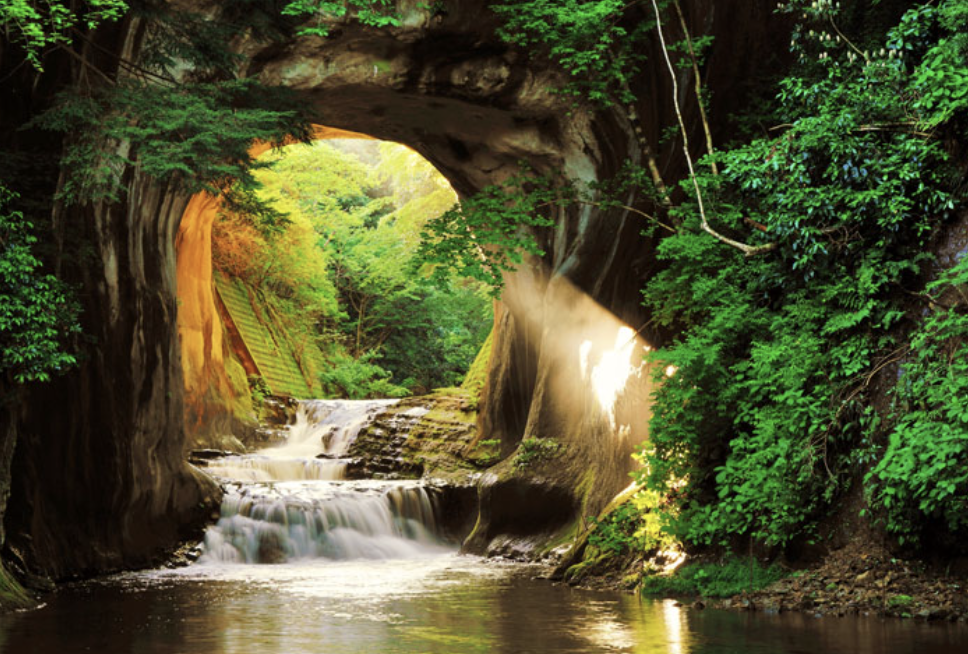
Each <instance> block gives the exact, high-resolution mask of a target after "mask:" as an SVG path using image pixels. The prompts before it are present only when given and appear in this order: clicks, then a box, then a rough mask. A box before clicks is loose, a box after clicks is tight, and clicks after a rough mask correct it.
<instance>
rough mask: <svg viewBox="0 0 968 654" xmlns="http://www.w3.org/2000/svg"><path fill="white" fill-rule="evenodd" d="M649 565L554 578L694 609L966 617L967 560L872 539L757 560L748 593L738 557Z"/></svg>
mask: <svg viewBox="0 0 968 654" xmlns="http://www.w3.org/2000/svg"><path fill="white" fill-rule="evenodd" d="M666 563H668V562H666ZM647 567H649V564H648V563H647V562H645V561H644V560H643V558H642V557H641V556H635V555H631V554H626V555H625V556H613V557H601V558H596V559H592V560H591V561H588V560H586V561H585V562H583V563H582V564H579V565H578V566H574V567H573V568H571V569H570V570H569V571H568V572H567V573H566V574H564V575H562V576H560V577H559V578H561V579H563V580H564V581H566V582H568V583H569V584H571V585H574V586H579V587H582V588H590V589H602V588H609V589H615V590H624V591H626V592H630V593H631V592H634V593H642V594H643V596H645V597H649V598H652V599H665V598H670V599H675V600H677V601H678V602H679V604H680V605H682V606H694V607H696V608H706V607H710V608H722V609H733V610H744V611H758V612H764V613H768V614H776V613H788V612H798V613H803V614H806V615H811V616H815V617H821V616H834V617H845V616H869V617H896V618H902V619H914V620H921V621H932V622H934V621H938V622H942V621H944V622H961V623H966V622H968V574H966V569H965V568H966V567H965V565H964V562H959V561H953V562H951V563H947V562H946V563H944V564H935V565H929V564H928V563H926V562H924V561H920V560H915V559H901V558H897V557H896V556H893V555H892V554H891V553H890V552H889V551H888V550H886V549H885V548H883V547H882V546H879V545H876V544H872V543H869V542H859V541H855V542H853V543H850V544H848V545H846V546H845V547H843V548H841V549H838V550H834V551H832V552H830V553H829V554H828V555H827V556H826V557H825V558H824V559H823V560H822V561H820V562H819V563H818V564H817V565H815V566H811V567H809V568H805V569H797V570H794V569H789V568H786V567H784V566H780V565H773V566H763V565H760V564H756V565H755V566H754V577H755V579H754V583H753V587H754V588H755V590H754V591H753V592H752V593H750V592H749V591H748V587H749V582H748V581H747V580H748V579H749V577H748V572H747V570H748V567H747V564H746V562H745V561H744V559H743V557H734V558H730V559H726V560H721V561H714V560H709V559H693V560H691V561H687V562H686V563H685V564H684V565H683V566H682V567H680V568H678V569H677V570H676V571H675V572H673V573H671V574H670V575H654V576H650V575H647V574H646V575H644V574H642V571H643V570H644V569H646V568H647Z"/></svg>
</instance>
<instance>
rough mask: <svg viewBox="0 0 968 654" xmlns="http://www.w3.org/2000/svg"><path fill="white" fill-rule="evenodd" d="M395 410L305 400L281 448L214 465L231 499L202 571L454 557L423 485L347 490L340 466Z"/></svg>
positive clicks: (378, 484)
mask: <svg viewBox="0 0 968 654" xmlns="http://www.w3.org/2000/svg"><path fill="white" fill-rule="evenodd" d="M395 402H396V400H367V401H349V400H306V401H303V402H301V403H300V404H299V407H298V412H297V417H296V423H295V424H294V425H292V426H291V427H290V430H289V436H288V438H287V440H286V443H284V444H283V445H281V446H278V447H274V448H270V449H266V450H262V451H261V452H259V453H257V454H253V455H245V456H231V457H224V458H222V459H218V460H216V461H213V462H212V464H211V465H210V466H209V471H210V472H212V473H213V474H215V475H217V476H219V477H222V478H223V479H225V480H226V481H227V486H228V490H227V492H226V494H225V498H224V499H223V501H222V510H221V516H220V518H219V520H218V523H217V524H216V525H215V526H213V527H211V528H209V530H208V532H207V533H206V535H205V546H204V554H203V556H202V559H201V560H202V562H210V563H211V562H223V563H281V562H284V561H293V560H305V559H328V560H345V559H396V558H418V557H421V556H426V555H432V554H439V553H441V552H443V551H446V550H447V549H450V548H447V547H446V546H445V545H444V544H443V542H442V541H441V539H440V538H439V537H438V535H437V534H438V530H437V525H436V519H435V510H434V502H433V497H432V495H431V492H430V491H428V489H426V488H425V487H423V486H422V485H421V484H420V482H416V481H407V482H389V481H374V480H368V481H345V480H344V470H345V467H346V462H345V460H344V459H341V458H340V457H342V456H345V454H346V452H347V450H348V448H349V447H350V445H352V443H353V441H354V440H355V439H356V437H357V436H358V435H359V433H360V431H361V430H362V429H363V428H364V427H366V426H367V425H368V424H370V423H371V422H372V421H373V419H374V418H375V416H376V415H377V414H379V413H380V412H381V411H384V410H386V409H387V408H388V407H389V406H390V405H392V404H394V403H395ZM320 457H322V458H320Z"/></svg>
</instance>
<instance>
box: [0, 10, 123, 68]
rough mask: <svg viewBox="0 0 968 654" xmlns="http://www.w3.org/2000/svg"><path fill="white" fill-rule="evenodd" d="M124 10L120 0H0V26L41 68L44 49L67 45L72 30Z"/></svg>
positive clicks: (117, 15)
mask: <svg viewBox="0 0 968 654" xmlns="http://www.w3.org/2000/svg"><path fill="white" fill-rule="evenodd" d="M127 10H128V5H127V3H125V2H124V0H84V1H83V2H76V3H75V2H71V3H68V2H61V1H59V0H39V1H34V0H0V27H2V28H4V31H5V33H6V37H7V38H9V39H10V40H11V41H12V42H14V43H17V44H19V45H20V46H21V47H22V48H23V51H24V54H25V56H26V60H27V62H28V63H30V65H32V66H33V67H34V68H35V69H37V70H38V71H43V65H42V63H41V57H42V56H43V54H44V51H45V50H46V49H48V48H50V47H52V46H56V45H59V44H69V43H71V42H72V41H73V40H74V36H73V34H72V32H74V31H77V30H79V29H93V28H95V27H97V26H98V25H99V24H100V23H104V22H110V21H115V20H118V19H119V18H121V16H123V15H124V14H125V12H126V11H127Z"/></svg>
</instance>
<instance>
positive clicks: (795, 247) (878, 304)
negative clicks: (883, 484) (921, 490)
mask: <svg viewBox="0 0 968 654" xmlns="http://www.w3.org/2000/svg"><path fill="white" fill-rule="evenodd" d="M821 4H824V3H821ZM948 4H952V3H947V4H946V5H943V7H946V6H947V5H948ZM936 16H937V15H936V12H931V11H923V10H921V9H918V8H915V9H912V10H911V11H910V12H909V13H908V14H906V15H905V18H904V19H903V20H902V21H901V25H902V26H903V27H904V29H907V30H910V31H917V32H918V33H921V34H928V35H932V34H933V35H934V36H933V37H930V38H928V37H926V38H925V39H924V40H922V41H920V42H919V44H918V45H917V46H915V45H914V44H913V41H911V42H909V43H910V47H909V48H907V49H906V50H905V54H904V56H903V57H897V56H895V55H892V54H891V52H894V51H895V50H897V49H898V48H900V45H899V43H900V39H901V34H900V28H898V29H897V30H893V31H891V32H890V33H888V34H886V35H885V36H884V37H882V38H883V41H882V42H883V43H884V44H885V45H884V47H883V49H882V50H878V51H876V52H874V54H868V55H867V56H866V57H858V56H853V53H852V51H851V50H850V49H849V48H847V47H846V46H845V45H844V44H843V43H840V44H839V45H834V44H835V43H837V42H836V41H834V40H833V39H825V38H819V39H816V38H814V41H812V42H809V43H805V44H803V45H802V46H801V52H802V53H803V55H804V57H803V60H802V62H801V65H800V67H799V70H797V71H795V72H794V74H791V75H790V76H789V77H788V78H787V79H785V80H784V81H783V83H782V84H781V88H780V92H779V94H778V100H779V102H780V107H781V112H782V116H781V119H782V120H783V121H784V125H783V127H782V129H781V130H778V132H777V133H776V134H775V135H773V136H771V137H767V138H760V139H756V140H754V141H752V142H751V143H749V144H747V145H743V146H739V147H736V148H733V149H731V150H729V151H726V152H720V153H717V154H716V157H717V160H718V162H719V164H720V170H721V174H720V175H712V174H709V173H700V178H699V179H698V183H699V187H700V189H701V190H702V192H703V199H704V201H705V205H706V212H707V214H708V215H709V216H710V222H712V223H713V225H714V227H715V229H716V230H717V231H719V232H721V233H725V234H727V235H729V236H731V237H732V238H734V239H737V240H740V241H744V242H746V243H749V244H750V245H753V246H756V245H767V244H769V246H770V249H769V250H768V251H766V252H761V253H760V254H758V255H754V256H752V257H746V256H744V255H743V254H742V253H741V252H740V251H738V250H736V249H733V248H729V247H725V246H724V245H723V244H722V243H720V242H717V241H715V240H713V239H712V238H710V236H709V235H708V234H706V233H705V232H704V231H703V230H702V229H701V228H700V221H699V219H698V217H697V213H698V210H697V207H696V206H695V205H694V204H692V202H691V201H686V202H684V203H683V204H682V205H681V206H680V207H679V208H678V209H677V210H676V211H675V212H674V213H675V214H676V215H677V216H678V218H677V220H678V221H679V222H680V228H679V231H678V233H677V234H676V235H674V236H672V237H669V238H666V239H665V240H663V242H662V243H661V244H660V246H659V250H658V256H659V258H660V259H662V260H663V261H665V262H666V264H667V268H666V269H665V270H664V271H663V272H662V273H660V274H659V275H657V276H656V277H655V278H654V279H652V280H651V281H650V282H649V284H648V285H647V287H646V289H645V300H646V304H647V305H648V306H649V307H650V308H651V310H652V311H653V313H654V316H655V318H656V320H657V321H659V322H660V323H661V324H663V325H667V326H669V327H671V328H673V329H675V330H676V331H677V332H678V333H679V334H680V335H679V337H678V338H677V339H676V340H675V341H674V342H673V343H672V344H671V345H669V346H667V347H665V348H663V349H661V350H659V351H658V352H656V353H655V354H654V359H655V360H656V361H657V362H661V369H665V368H666V367H667V366H670V365H671V366H673V369H674V370H675V374H674V375H672V376H671V377H670V378H668V379H665V380H663V383H662V385H661V387H660V388H659V390H658V391H657V393H656V396H655V404H654V417H653V419H652V425H651V442H650V444H649V446H648V448H649V449H648V450H647V451H646V452H645V457H644V458H645V462H646V466H645V468H644V469H643V473H642V474H641V477H642V480H643V481H644V482H646V483H647V484H648V485H649V487H650V488H652V489H654V490H656V491H658V492H662V493H665V494H668V495H669V496H670V498H671V499H672V500H673V506H672V508H671V510H669V511H668V514H667V516H666V519H667V521H668V525H669V527H670V528H671V529H672V530H673V531H674V532H675V533H676V534H678V535H679V536H681V537H683V538H685V539H686V540H689V541H691V542H703V543H726V542H728V541H729V540H730V538H731V537H734V536H749V537H754V538H756V539H759V540H762V541H765V542H766V543H768V544H783V543H786V542H789V541H790V540H791V539H793V538H797V537H803V536H809V534H810V533H811V532H812V528H813V525H814V524H815V522H816V520H817V519H818V518H819V517H820V516H822V515H823V514H824V513H825V512H826V511H827V510H828V509H829V508H830V506H831V505H832V503H833V501H834V499H835V498H836V497H838V496H839V493H841V492H842V491H843V490H844V488H845V485H846V484H847V483H848V481H849V479H850V478H851V477H852V473H853V470H854V468H853V467H852V466H853V465H854V464H855V463H857V462H858V457H859V456H860V453H861V452H863V451H865V449H864V448H865V447H866V445H865V444H868V443H869V442H870V439H871V438H873V437H874V434H875V429H876V427H877V425H878V419H877V417H876V416H875V415H874V413H873V411H872V409H871V408H870V402H871V395H870V393H871V389H870V383H871V379H872V377H873V376H874V374H875V373H876V372H877V371H879V370H881V369H882V368H883V367H884V366H885V365H888V364H889V363H890V362H891V361H892V360H893V359H894V358H895V357H896V356H897V353H898V351H899V347H901V346H900V343H899V331H898V328H899V327H901V326H902V325H903V324H906V321H907V320H909V319H912V320H916V319H917V317H916V316H909V315H908V313H907V307H906V305H905V302H904V300H903V297H904V295H905V293H904V291H905V289H907V288H910V287H916V286H917V284H918V279H919V273H920V270H921V267H922V265H923V264H924V259H925V255H924V254H923V251H924V249H925V247H926V245H927V242H928V238H929V236H930V235H931V234H932V233H934V231H935V230H936V229H937V228H938V227H939V226H940V225H942V224H943V222H944V221H945V220H946V217H947V216H948V215H949V213H950V210H951V209H952V208H954V206H955V203H956V201H957V200H958V198H957V197H956V196H955V194H954V191H953V189H954V188H955V186H956V184H957V178H956V177H955V176H954V174H953V170H952V168H951V167H950V164H949V161H948V155H947V153H946V152H945V150H944V148H943V147H942V143H941V142H940V141H939V139H937V138H933V137H932V135H931V134H929V133H927V132H925V131H924V128H925V122H924V121H923V119H922V114H921V113H919V112H920V109H919V106H920V105H919V102H920V100H919V98H920V97H921V94H920V91H919V89H920V88H921V86H920V85H921V84H922V82H921V81H920V80H921V76H922V75H923V74H924V71H926V70H929V69H932V67H934V66H936V65H941V66H942V67H944V66H947V65H949V64H950V63H951V62H950V61H948V60H945V61H943V62H942V63H941V64H936V63H935V59H934V58H933V56H934V55H933V54H932V53H933V52H934V50H935V48H936V45H937V43H938V42H939V41H938V40H937V39H939V38H940V39H942V40H943V38H944V37H943V30H941V31H939V29H938V24H937V22H936ZM912 21H914V22H918V21H920V22H918V25H917V27H916V29H915V27H912V24H911V23H912ZM804 34H810V32H808V31H806V30H804ZM932 38H933V39H935V40H934V41H932V40H931V39H932ZM960 66H961V70H962V71H963V72H964V71H968V68H966V64H965V61H964V60H962V61H961V63H960ZM954 111H955V114H956V115H957V116H962V117H963V116H964V111H963V110H962V109H961V108H960V107H958V108H956V109H954ZM701 163H702V162H700V164H701ZM700 167H701V168H704V167H702V166H701V165H700ZM683 190H684V191H685V192H686V193H687V194H690V195H693V194H694V191H693V190H692V185H691V184H689V185H684V187H683ZM926 324H928V325H930V324H931V321H929V322H928V323H926ZM932 333H934V332H932ZM948 390H949V391H951V392H952V393H953V392H954V389H952V388H949V389H948ZM955 397H957V395H954V394H952V395H949V396H948V399H947V400H943V398H942V397H941V396H940V395H935V396H932V399H931V401H932V402H934V403H935V404H934V406H935V410H939V409H938V406H939V405H938V403H942V404H940V406H941V407H942V409H940V410H942V411H952V410H953V411H955V413H956V414H957V413H958V410H956V409H954V408H953V407H954V404H955V403H956V400H954V399H953V398H955ZM929 403H930V402H929ZM915 423H916V424H917V425H918V427H917V428H918V429H920V428H921V426H922V425H923V422H922V421H912V422H909V423H907V424H909V425H911V429H914V424H915ZM925 428H927V427H925ZM923 442H926V441H923ZM959 447H960V446H954V447H953V449H954V450H955V452H953V453H952V452H949V453H948V454H943V453H937V454H936V455H935V454H933V455H932V456H936V457H937V462H938V465H937V466H936V468H934V469H933V474H936V475H937V474H939V473H940V471H941V470H942V469H947V470H949V471H951V475H950V476H949V477H948V478H947V479H945V478H944V476H943V475H942V477H941V478H942V479H943V481H942V485H941V486H940V487H939V488H938V490H937V491H935V492H934V494H933V495H932V497H934V498H936V499H937V500H938V501H939V502H940V501H941V500H942V499H943V498H945V497H947V495H946V493H947V492H948V489H949V488H950V489H951V490H952V492H955V491H959V492H960V491H962V487H961V486H960V483H961V479H962V478H961V477H960V476H959V475H960V473H957V474H955V473H954V472H953V471H954V470H955V469H956V468H955V467H954V466H955V465H956V463H958V462H959V461H961V460H962V459H961V458H960V457H961V456H962V455H961V454H960V451H959V450H958V448H959ZM949 466H951V467H949ZM952 483H953V484H954V485H953V486H952ZM891 488H892V491H891V492H896V488H894V486H893V485H892V486H891ZM876 497H877V498H878V499H879V500H880V501H883V499H884V497H885V496H884V495H883V494H881V495H878V496H876ZM926 508H931V507H926Z"/></svg>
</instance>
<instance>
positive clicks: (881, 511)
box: [866, 254, 968, 544]
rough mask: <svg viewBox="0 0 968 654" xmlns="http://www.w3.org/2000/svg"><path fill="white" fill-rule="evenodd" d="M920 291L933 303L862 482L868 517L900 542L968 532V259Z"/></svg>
mask: <svg viewBox="0 0 968 654" xmlns="http://www.w3.org/2000/svg"><path fill="white" fill-rule="evenodd" d="M926 293H928V294H930V295H929V297H932V299H933V301H932V303H931V304H930V305H929V306H930V308H929V312H928V316H927V317H926V318H925V319H924V320H923V322H922V323H921V324H920V325H919V326H918V328H917V329H916V330H915V331H914V332H913V333H912V334H911V336H910V343H911V345H910V353H909V354H908V355H907V356H906V357H905V358H904V359H903V360H902V362H901V366H900V371H899V376H900V379H899V380H898V384H897V386H896V388H895V389H894V397H893V400H894V403H893V408H892V411H891V415H890V416H889V420H890V422H891V423H892V427H891V430H890V435H889V438H888V442H887V444H886V447H885V448H884V451H883V454H882V455H881V458H880V460H879V461H878V462H877V464H876V465H875V466H874V467H873V468H872V469H871V470H870V472H869V473H868V474H867V477H866V481H867V483H868V484H869V486H868V489H869V497H870V502H871V504H872V506H874V507H876V508H877V512H876V513H875V515H877V516H878V517H880V518H882V519H883V520H884V523H885V525H886V527H887V529H888V531H890V532H893V533H895V534H897V536H898V538H899V540H900V541H901V543H902V544H903V543H905V542H914V543H917V542H918V541H919V540H920V538H921V536H922V534H923V533H924V531H925V530H926V529H930V528H931V527H932V526H935V527H937V526H940V527H941V529H942V530H944V531H949V532H953V533H959V532H963V531H964V530H965V528H966V527H968V404H966V402H965V398H966V397H968V310H966V307H968V257H965V256H964V254H962V255H961V259H960V261H958V263H957V264H956V265H955V266H954V267H952V268H951V269H950V270H948V271H947V272H946V273H944V274H943V275H941V277H940V278H939V279H938V280H936V281H934V282H932V283H931V284H929V285H928V287H927V289H926Z"/></svg>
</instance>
